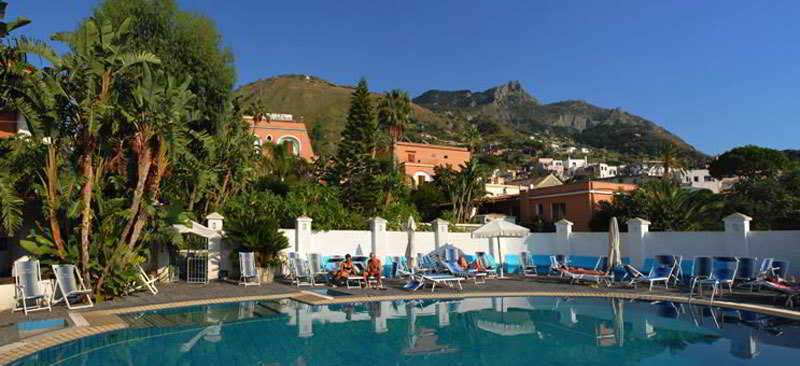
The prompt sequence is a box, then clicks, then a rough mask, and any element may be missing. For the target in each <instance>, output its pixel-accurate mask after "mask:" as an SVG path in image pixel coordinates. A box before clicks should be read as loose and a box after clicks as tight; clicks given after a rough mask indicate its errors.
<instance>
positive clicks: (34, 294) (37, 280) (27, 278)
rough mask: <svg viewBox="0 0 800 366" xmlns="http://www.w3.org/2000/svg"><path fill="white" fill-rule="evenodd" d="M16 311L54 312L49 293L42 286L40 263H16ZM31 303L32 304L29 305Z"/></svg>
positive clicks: (26, 312) (26, 313)
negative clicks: (48, 296)
mask: <svg viewBox="0 0 800 366" xmlns="http://www.w3.org/2000/svg"><path fill="white" fill-rule="evenodd" d="M14 297H15V299H16V301H15V302H14V311H18V310H22V311H24V312H25V315H28V312H29V311H37V310H45V309H46V310H47V311H52V310H53V309H52V308H51V306H50V301H49V300H50V299H48V298H47V291H46V289H45V287H44V286H42V271H41V268H40V267H39V261H21V260H20V261H16V262H14ZM29 302H30V304H29Z"/></svg>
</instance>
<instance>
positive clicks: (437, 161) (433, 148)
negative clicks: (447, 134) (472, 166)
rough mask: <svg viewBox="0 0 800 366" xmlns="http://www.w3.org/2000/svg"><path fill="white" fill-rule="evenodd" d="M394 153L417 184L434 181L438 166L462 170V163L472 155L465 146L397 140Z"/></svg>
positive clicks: (395, 157)
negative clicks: (435, 169)
mask: <svg viewBox="0 0 800 366" xmlns="http://www.w3.org/2000/svg"><path fill="white" fill-rule="evenodd" d="M392 155H393V156H394V159H395V161H396V162H397V163H398V164H400V166H401V167H402V168H403V170H404V171H405V173H406V175H407V176H409V177H410V178H411V179H412V181H413V182H414V184H415V185H417V184H420V183H423V182H429V181H432V180H433V177H434V175H436V173H435V171H434V168H435V167H437V166H443V167H446V166H449V167H451V168H453V169H455V170H461V165H463V164H466V163H467V162H468V161H469V160H470V158H471V156H472V155H471V154H470V151H469V149H466V148H463V147H456V146H446V145H429V144H419V143H413V142H396V143H395V144H394V145H393V146H392Z"/></svg>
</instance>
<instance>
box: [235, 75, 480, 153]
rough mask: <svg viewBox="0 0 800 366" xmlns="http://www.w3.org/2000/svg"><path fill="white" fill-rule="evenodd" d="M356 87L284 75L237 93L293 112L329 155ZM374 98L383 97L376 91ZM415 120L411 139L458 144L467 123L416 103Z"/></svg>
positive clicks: (272, 109)
mask: <svg viewBox="0 0 800 366" xmlns="http://www.w3.org/2000/svg"><path fill="white" fill-rule="evenodd" d="M352 92H353V88H352V87H349V86H342V85H336V84H333V83H331V82H328V81H326V80H323V79H320V78H316V77H313V76H306V75H281V76H276V77H272V78H268V79H263V80H259V81H256V82H252V83H249V84H246V85H243V86H242V87H241V88H239V90H237V93H239V94H240V95H242V96H244V97H245V98H247V99H249V98H256V99H258V100H260V101H261V102H262V103H263V105H264V106H265V107H266V108H267V110H268V111H269V112H272V113H290V114H293V115H294V118H295V119H296V120H298V121H304V122H305V123H306V126H307V128H308V129H309V131H310V132H309V133H310V135H311V140H312V143H313V144H314V150H315V151H316V152H317V153H318V154H319V153H325V154H330V153H332V152H334V151H335V148H336V143H337V141H338V140H339V135H340V133H341V130H342V128H344V125H345V120H346V118H347V110H348V108H349V106H350V94H351V93H352ZM374 97H375V101H376V102H377V100H378V98H380V95H379V94H374ZM413 108H414V120H413V122H412V124H411V126H409V129H408V132H407V134H408V138H409V139H410V140H412V141H417V142H428V143H443V144H458V143H460V141H461V138H460V136H459V132H460V131H462V130H463V128H464V126H465V122H463V121H462V120H457V119H454V118H452V117H448V116H445V115H440V114H437V113H434V112H431V111H430V110H428V109H425V108H423V107H420V106H418V105H416V104H415V105H414V106H413Z"/></svg>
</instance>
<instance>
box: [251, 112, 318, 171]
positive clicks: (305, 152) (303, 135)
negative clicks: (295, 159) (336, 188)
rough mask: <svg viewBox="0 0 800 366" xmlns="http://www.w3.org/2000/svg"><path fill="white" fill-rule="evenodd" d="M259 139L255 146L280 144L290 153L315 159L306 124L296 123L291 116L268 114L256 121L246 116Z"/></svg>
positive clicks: (307, 158)
mask: <svg viewBox="0 0 800 366" xmlns="http://www.w3.org/2000/svg"><path fill="white" fill-rule="evenodd" d="M244 120H245V122H247V123H248V124H249V125H250V127H251V128H252V130H253V135H255V136H256V137H257V138H258V139H257V140H256V142H255V144H256V145H257V146H262V145H264V144H278V145H284V146H286V149H287V150H289V152H290V153H292V154H294V155H297V156H299V157H301V158H303V159H306V160H312V159H314V157H315V156H314V149H313V148H312V147H311V138H310V137H309V136H308V131H307V130H306V124H305V123H304V122H299V121H294V120H293V117H292V115H291V114H277V113H268V114H267V115H265V116H264V118H263V119H261V120H259V121H256V120H255V119H254V118H253V117H252V116H244Z"/></svg>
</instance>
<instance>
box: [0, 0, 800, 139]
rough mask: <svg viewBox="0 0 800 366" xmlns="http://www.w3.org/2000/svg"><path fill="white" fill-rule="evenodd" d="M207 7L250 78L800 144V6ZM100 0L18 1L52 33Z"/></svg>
mask: <svg viewBox="0 0 800 366" xmlns="http://www.w3.org/2000/svg"><path fill="white" fill-rule="evenodd" d="M180 3H181V7H182V8H183V9H188V10H194V11H199V12H202V13H204V14H206V15H210V16H211V17H212V18H213V19H215V20H216V22H217V25H218V27H219V29H220V31H221V32H222V34H223V38H224V43H225V44H226V45H228V46H230V47H231V48H232V49H233V51H234V54H235V57H236V67H237V71H238V74H239V84H243V83H247V82H250V81H254V80H257V79H260V78H265V77H270V76H274V75H279V74H287V73H297V74H311V75H314V76H318V77H321V78H324V79H327V80H330V81H333V82H335V83H339V84H350V85H352V84H355V82H356V81H357V80H358V79H359V78H360V77H361V76H364V77H366V78H367V79H368V81H369V82H370V87H371V89H373V90H375V91H384V90H387V89H392V88H400V89H404V90H407V91H408V92H409V93H411V94H412V95H413V96H417V95H419V94H420V93H422V92H424V91H425V90H428V89H445V90H449V89H471V90H484V89H487V88H489V87H492V86H495V85H498V84H501V83H504V82H507V81H510V80H520V81H521V82H522V84H523V86H524V87H525V88H526V89H527V90H528V92H530V93H531V94H532V95H534V96H535V97H537V98H538V99H539V100H540V101H542V102H546V103H549V102H555V101H560V100H564V99H583V100H586V101H588V102H590V103H594V104H597V105H600V106H603V107H621V108H622V109H624V110H627V111H629V112H631V113H634V114H638V115H640V116H643V117H645V118H648V119H650V120H653V121H655V122H656V123H658V124H660V125H662V126H664V127H666V128H667V129H669V130H670V131H672V132H674V133H675V134H677V135H678V136H681V137H683V138H684V139H685V140H686V141H687V142H689V143H690V144H692V145H694V146H696V147H697V148H698V149H700V150H701V151H703V152H706V153H709V154H718V153H721V152H724V151H725V150H727V149H730V148H732V147H735V146H740V145H745V144H756V145H762V146H768V147H772V148H778V149H789V148H793V149H797V148H800V143H798V141H800V139H798V137H799V136H800V114H798V109H800V108H798V107H800V99H799V98H798V97H800V67H798V65H800V37H798V36H800V22H798V21H797V20H798V19H800V2H797V1H767V2H753V1H710V0H709V1H697V2H695V1H589V0H586V1H569V0H561V1H530V0H522V1H467V0H461V1H444V0H436V1H430V0H421V1H402V2H401V1H329V0H322V1H300V0H296V1H255V0H254V1H245V0H237V1H227V2H220V1H212V0H192V1H181V2H180ZM96 4H97V1H95V0H70V1H52V0H26V1H14V0H12V1H11V4H10V5H9V15H10V16H11V17H14V16H17V15H22V16H27V17H30V18H32V19H33V23H32V24H31V25H29V26H27V27H25V28H23V30H22V31H21V32H20V33H18V34H25V35H28V36H31V37H38V38H42V39H45V38H47V36H49V34H51V33H53V32H56V31H61V30H69V29H72V28H73V27H74V26H75V24H77V23H78V22H79V21H80V19H82V18H83V17H86V16H88V15H89V14H90V11H91V9H93V8H94V6H95V5H96Z"/></svg>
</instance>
